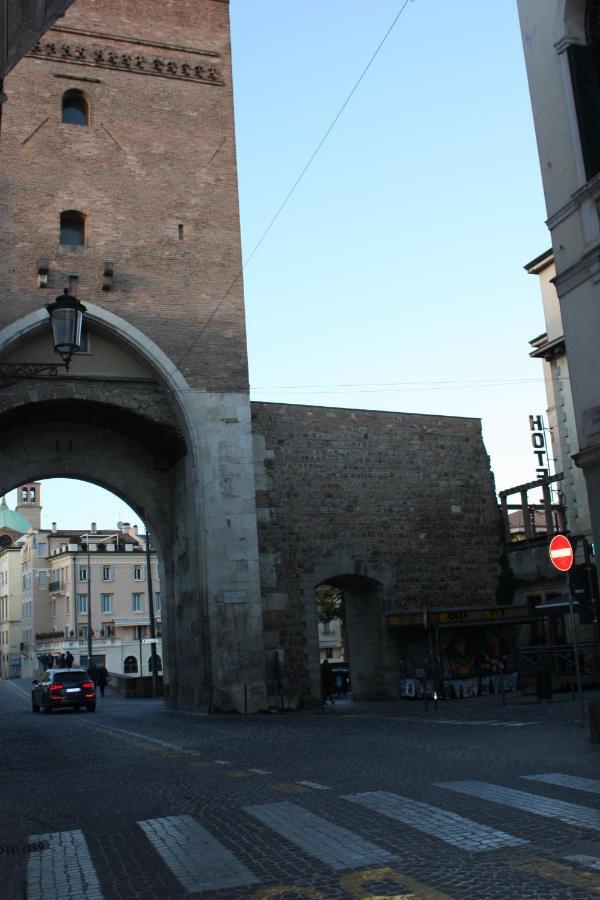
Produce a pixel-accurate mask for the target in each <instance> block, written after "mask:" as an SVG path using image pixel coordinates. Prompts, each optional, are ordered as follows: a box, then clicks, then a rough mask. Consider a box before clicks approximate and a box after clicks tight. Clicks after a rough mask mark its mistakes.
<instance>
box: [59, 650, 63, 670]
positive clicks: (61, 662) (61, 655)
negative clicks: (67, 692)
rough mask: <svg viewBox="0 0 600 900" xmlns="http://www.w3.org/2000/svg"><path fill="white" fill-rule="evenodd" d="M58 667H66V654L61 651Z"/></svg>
mask: <svg viewBox="0 0 600 900" xmlns="http://www.w3.org/2000/svg"><path fill="white" fill-rule="evenodd" d="M58 668H59V669H64V668H65V654H64V653H61V654H60V656H59V657H58Z"/></svg>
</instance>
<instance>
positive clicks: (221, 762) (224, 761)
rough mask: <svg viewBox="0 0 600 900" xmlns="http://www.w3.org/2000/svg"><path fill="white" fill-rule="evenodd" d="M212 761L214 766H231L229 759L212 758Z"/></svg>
mask: <svg viewBox="0 0 600 900" xmlns="http://www.w3.org/2000/svg"><path fill="white" fill-rule="evenodd" d="M213 762H214V764H215V765H216V766H232V765H233V763H232V762H231V760H230V759H213Z"/></svg>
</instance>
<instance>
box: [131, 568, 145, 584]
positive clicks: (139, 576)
mask: <svg viewBox="0 0 600 900" xmlns="http://www.w3.org/2000/svg"><path fill="white" fill-rule="evenodd" d="M143 577H144V572H143V566H134V567H133V580H134V581H142V580H143Z"/></svg>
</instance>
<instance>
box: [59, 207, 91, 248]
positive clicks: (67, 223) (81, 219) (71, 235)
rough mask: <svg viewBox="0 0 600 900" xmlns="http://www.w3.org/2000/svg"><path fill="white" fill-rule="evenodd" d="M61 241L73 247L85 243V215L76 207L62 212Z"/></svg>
mask: <svg viewBox="0 0 600 900" xmlns="http://www.w3.org/2000/svg"><path fill="white" fill-rule="evenodd" d="M60 243H61V244H65V245H67V246H71V247H83V246H84V245H85V215H84V214H83V213H82V212H79V211H78V210H76V209H66V210H64V212H61V214H60Z"/></svg>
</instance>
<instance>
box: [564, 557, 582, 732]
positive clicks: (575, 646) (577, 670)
mask: <svg viewBox="0 0 600 900" xmlns="http://www.w3.org/2000/svg"><path fill="white" fill-rule="evenodd" d="M567 590H568V592H569V616H570V619H571V640H572V642H573V655H574V656H575V677H576V678H577V693H578V694H579V702H580V704H581V715H582V717H583V720H584V722H585V702H584V699H583V690H582V688H581V669H580V667H579V647H578V644H577V635H576V634H575V614H574V612H573V594H572V593H571V582H570V581H569V575H568V573H567Z"/></svg>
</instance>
